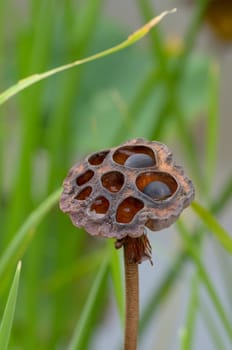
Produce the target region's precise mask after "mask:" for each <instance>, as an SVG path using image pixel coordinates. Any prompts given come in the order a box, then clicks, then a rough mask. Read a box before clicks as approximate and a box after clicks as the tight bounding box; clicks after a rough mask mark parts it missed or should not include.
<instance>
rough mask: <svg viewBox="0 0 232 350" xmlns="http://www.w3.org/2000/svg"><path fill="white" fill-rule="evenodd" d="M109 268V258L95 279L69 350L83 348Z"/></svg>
mask: <svg viewBox="0 0 232 350" xmlns="http://www.w3.org/2000/svg"><path fill="white" fill-rule="evenodd" d="M108 266H109V257H107V258H106V259H105V261H104V262H103V263H102V266H101V268H100V269H99V272H98V274H97V276H96V278H95V281H94V284H93V287H92V289H91V292H90V294H89V295H88V297H87V302H86V304H85V306H84V309H83V311H82V314H81V316H80V319H79V321H78V323H77V325H76V328H75V330H74V333H73V336H72V338H71V341H70V343H69V345H68V347H67V350H79V349H82V348H83V347H82V344H83V342H84V339H85V337H86V334H87V333H88V329H89V327H90V325H91V318H92V312H93V309H94V307H95V305H96V303H97V300H98V298H99V296H100V294H101V293H100V291H101V287H102V284H103V281H104V280H105V279H106V277H107V273H108Z"/></svg>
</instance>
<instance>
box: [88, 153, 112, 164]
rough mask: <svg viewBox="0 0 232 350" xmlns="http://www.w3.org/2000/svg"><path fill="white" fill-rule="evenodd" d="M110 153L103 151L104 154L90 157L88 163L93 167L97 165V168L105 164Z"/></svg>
mask: <svg viewBox="0 0 232 350" xmlns="http://www.w3.org/2000/svg"><path fill="white" fill-rule="evenodd" d="M108 153H109V151H102V152H98V153H95V154H93V155H92V156H90V157H89V159H88V161H89V163H90V164H91V165H95V166H96V165H100V164H102V163H103V161H104V159H105V157H106V156H107V154H108Z"/></svg>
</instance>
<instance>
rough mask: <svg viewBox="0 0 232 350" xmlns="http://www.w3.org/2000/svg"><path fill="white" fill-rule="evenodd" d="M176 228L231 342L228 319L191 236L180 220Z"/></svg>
mask: <svg viewBox="0 0 232 350" xmlns="http://www.w3.org/2000/svg"><path fill="white" fill-rule="evenodd" d="M177 226H178V229H179V232H180V234H181V237H182V238H183V241H184V243H185V244H186V247H187V249H188V252H189V254H190V255H191V257H192V259H193V261H194V263H195V264H196V266H197V268H198V271H199V276H200V278H201V280H202V283H203V284H204V285H205V287H206V289H207V291H208V294H209V296H210V298H211V301H212V303H213V305H214V307H215V310H216V311H217V313H218V316H219V318H220V320H221V322H222V324H223V326H224V329H225V331H226V333H227V335H228V338H229V339H230V340H232V326H231V322H230V319H229V317H228V315H227V313H226V311H225V309H224V307H223V305H222V304H221V301H220V298H219V297H218V295H217V292H216V291H215V287H214V285H213V283H212V281H211V279H210V277H209V275H208V273H207V271H206V270H205V268H204V266H203V264H202V262H201V258H200V256H199V254H198V249H197V246H195V244H194V243H193V241H192V239H191V236H190V235H189V233H188V232H187V230H186V227H185V226H184V224H183V222H182V221H181V220H179V221H178V223H177Z"/></svg>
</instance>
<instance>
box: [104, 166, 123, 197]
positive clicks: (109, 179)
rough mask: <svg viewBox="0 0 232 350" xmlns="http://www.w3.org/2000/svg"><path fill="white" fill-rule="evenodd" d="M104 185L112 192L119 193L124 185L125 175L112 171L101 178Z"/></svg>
mask: <svg viewBox="0 0 232 350" xmlns="http://www.w3.org/2000/svg"><path fill="white" fill-rule="evenodd" d="M101 182H102V185H103V186H104V187H105V188H106V189H107V190H108V191H110V192H114V193H116V192H118V191H120V189H121V188H122V186H123V184H124V175H123V174H122V173H120V172H119V171H110V172H109V173H106V174H104V175H103V176H102V178H101Z"/></svg>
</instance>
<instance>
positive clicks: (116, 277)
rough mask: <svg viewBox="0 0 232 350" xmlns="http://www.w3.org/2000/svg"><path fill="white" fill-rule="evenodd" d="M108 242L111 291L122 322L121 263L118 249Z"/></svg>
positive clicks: (122, 286)
mask: <svg viewBox="0 0 232 350" xmlns="http://www.w3.org/2000/svg"><path fill="white" fill-rule="evenodd" d="M109 244H110V257H111V259H110V272H111V278H112V282H113V291H114V295H115V299H116V303H117V306H118V313H119V316H120V319H121V322H122V324H123V323H124V303H125V301H124V284H123V278H122V265H121V260H120V255H119V254H120V250H116V249H115V247H114V245H113V244H112V241H111V240H110V241H109Z"/></svg>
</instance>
